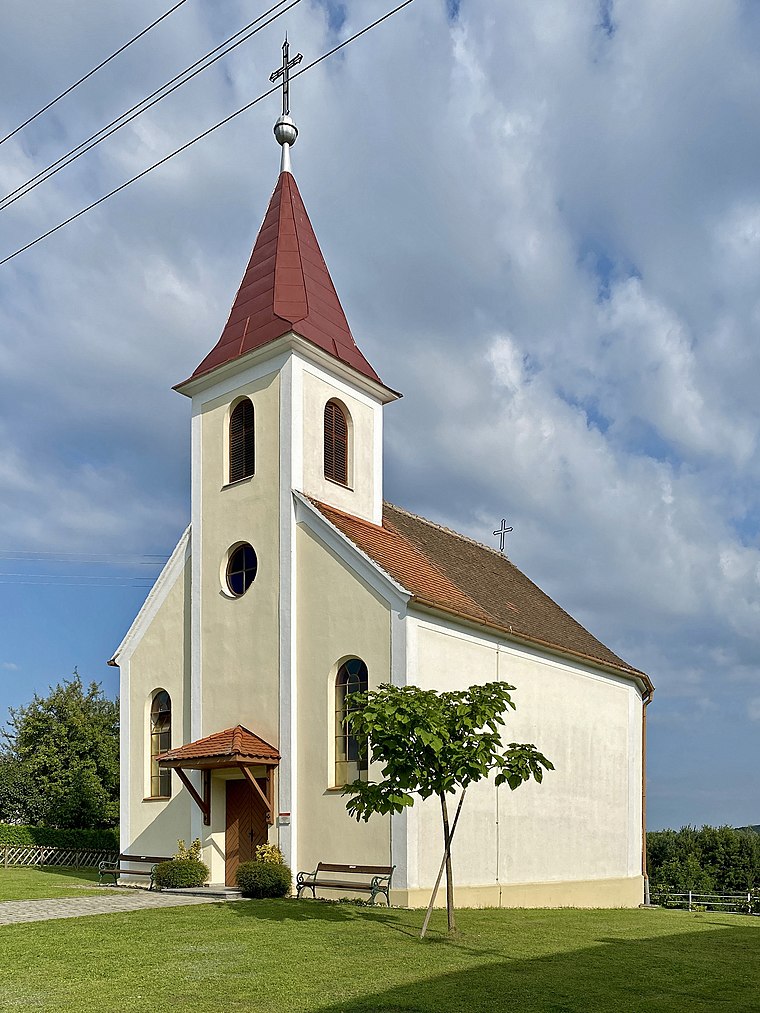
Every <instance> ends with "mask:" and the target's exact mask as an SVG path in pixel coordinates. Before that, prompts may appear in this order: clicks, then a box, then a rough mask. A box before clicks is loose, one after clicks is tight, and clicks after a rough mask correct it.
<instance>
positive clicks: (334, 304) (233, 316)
mask: <svg viewBox="0 0 760 1013" xmlns="http://www.w3.org/2000/svg"><path fill="white" fill-rule="evenodd" d="M288 331H295V333H296V334H299V335H300V336H301V337H302V338H306V340H307V341H311V342H312V343H313V344H315V345H317V346H318V347H319V348H321V349H323V350H324V351H325V352H328V353H329V354H330V355H332V356H334V357H335V358H336V359H340V360H341V362H344V363H346V364H347V365H349V366H353V368H354V369H356V370H358V371H359V372H360V373H363V374H364V375H365V376H367V377H369V378H370V379H371V380H375V381H376V382H377V383H381V382H382V381H381V380H380V377H379V376H378V375H377V373H376V372H375V371H374V369H373V368H372V366H370V364H369V363H368V362H367V360H366V359H365V358H364V356H363V355H362V353H361V352H360V351H359V349H358V348H357V346H356V343H355V342H354V339H353V337H352V335H351V331H350V329H349V326H348V322H347V320H346V317H345V314H344V312H343V307H342V306H341V305H340V300H339V299H338V295H337V293H336V291H335V287H334V286H333V283H332V279H331V278H330V273H329V271H328V270H327V265H326V264H325V261H324V258H323V256H322V253H321V251H320V249H319V244H318V243H317V237H316V236H315V235H314V229H313V228H312V225H311V222H310V221H309V216H308V215H307V213H306V208H305V207H304V204H303V201H302V199H301V194H300V193H299V192H298V187H297V186H296V181H295V179H294V178H293V176H292V175H291V174H290V173H289V172H282V173H280V178H279V179H278V181H277V186H276V187H275V189H274V193H273V194H272V199H271V200H270V202H269V208H268V209H267V213H266V215H265V217H264V222H263V224H262V226H261V230H260V231H259V234H258V237H257V239H256V245H255V246H254V248H253V253H252V254H251V259H250V261H249V262H248V268H247V270H246V272H245V275H244V276H243V280H242V282H241V284H240V288H239V289H238V293H237V295H236V296H235V302H234V303H233V305H232V311H231V312H230V317H229V320H228V321H227V325H226V327H225V328H224V330H223V331H222V336H221V338H220V339H219V341H218V343H217V344H216V346H215V347H214V348H213V349H212V350H211V351H210V352H209V354H208V355H207V356H206V358H205V359H204V360H203V362H202V363H201V364H200V365H199V366H198V368H197V369H196V370H195V372H194V373H193V375H192V377H191V379H195V378H196V377H198V376H200V375H201V374H203V373H208V372H209V371H210V370H212V369H215V368H216V367H217V366H221V365H223V364H224V363H226V362H231V361H232V360H233V359H237V358H239V357H240V356H241V355H245V354H246V352H250V351H252V350H253V349H254V348H260V347H261V346H262V345H266V344H268V343H269V342H270V341H274V340H275V339H276V338H279V337H281V336H282V335H283V334H287V333H288Z"/></svg>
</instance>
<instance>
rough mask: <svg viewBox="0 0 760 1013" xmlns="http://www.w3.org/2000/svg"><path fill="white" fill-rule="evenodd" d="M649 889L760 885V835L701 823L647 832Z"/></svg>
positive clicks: (735, 889) (739, 889) (732, 889)
mask: <svg viewBox="0 0 760 1013" xmlns="http://www.w3.org/2000/svg"><path fill="white" fill-rule="evenodd" d="M647 866H648V871H649V885H650V889H651V890H652V891H653V892H654V891H659V890H666V891H671V892H673V893H687V892H688V891H689V890H691V891H692V892H694V893H745V892H747V891H752V890H758V889H760V834H758V833H756V832H755V831H754V830H752V829H749V828H746V829H739V830H736V829H734V828H732V827H728V826H723V827H708V826H703V827H701V828H700V829H699V830H698V829H697V828H696V827H691V826H687V827H681V829H680V830H656V831H650V832H649V833H648V834H647Z"/></svg>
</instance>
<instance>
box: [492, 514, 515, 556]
mask: <svg viewBox="0 0 760 1013" xmlns="http://www.w3.org/2000/svg"><path fill="white" fill-rule="evenodd" d="M513 530H514V528H512V527H507V522H506V520H505V518H504V517H502V519H501V527H500V528H497V529H496V530H495V531H494V534H495V535H498V536H499V552H503V551H504V539H505V538H506V537H507V535H508V534H509V532H510V531H513Z"/></svg>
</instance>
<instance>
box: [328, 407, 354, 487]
mask: <svg viewBox="0 0 760 1013" xmlns="http://www.w3.org/2000/svg"><path fill="white" fill-rule="evenodd" d="M325 478H329V479H332V481H333V482H340V484H341V485H348V420H347V418H346V411H345V409H344V408H342V407H341V405H339V404H338V402H337V401H328V402H327V404H326V405H325Z"/></svg>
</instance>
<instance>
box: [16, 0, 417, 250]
mask: <svg viewBox="0 0 760 1013" xmlns="http://www.w3.org/2000/svg"><path fill="white" fill-rule="evenodd" d="M411 3H414V0H404V3H402V4H399V5H398V7H394V8H393V10H390V11H388V12H387V13H386V14H384V15H383V16H382V17H380V18H378V19H377V20H376V21H373V22H372V23H371V24H369V25H366V26H365V27H364V28H362V29H361V30H360V31H358V32H356V33H355V34H354V35H351V36H350V37H349V38H347V39H344V40H343V42H340V43H338V45H337V46H334V47H333V48H332V49H329V50H328V51H327V52H326V53H323V54H322V55H321V56H319V57H317V59H316V60H313V61H312V62H311V63H309V64H307V65H306V66H305V67H303V68H302V69H301V70H299V71H296V73H295V74H291V76H290V79H291V81H293V80H295V78H297V77H300V76H301V74H305V73H306V71H307V70H311V69H312V68H313V67H316V66H317V64H318V63H322V61H323V60H326V59H328V57H330V56H333V55H334V54H335V53H337V52H338V50H340V49H343V48H344V47H345V46H348V45H349V44H350V43H352V42H355V41H356V40H357V39H358V38H360V37H361V36H362V35H365V34H366V33H367V32H369V31H371V30H372V29H373V28H376V27H377V26H378V25H380V24H382V23H383V21H387V20H388V18H390V17H393V15H394V14H397V13H398V12H399V11H400V10H403V9H404V7H408V6H409V4H411ZM279 88H280V86H279V85H275V86H274V87H273V88H270V89H269V90H268V91H265V92H262V93H261V95H259V96H257V97H256V98H255V99H253V100H252V101H251V102H248V103H247V104H246V105H244V106H241V107H240V109H237V110H236V111H235V112H234V113H230V115H229V116H227V117H225V118H224V119H223V120H219V122H218V123H215V124H214V125H213V126H212V127H209V128H208V130H204V131H203V133H201V134H198V135H197V136H196V137H193V139H192V140H190V141H187V142H186V143H185V144H183V145H182V146H181V147H179V148H176V149H175V150H174V151H172V152H170V153H169V154H168V155H164V157H163V158H161V159H159V160H158V161H157V162H154V163H153V165H149V166H148V168H147V169H143V170H142V172H138V173H137V175H136V176H132V178H131V179H128V180H127V181H126V182H124V183H122V184H121V185H120V186H117V187H115V188H114V189H113V190H110V191H109V192H108V193H107V194H104V195H103V196H102V197H99V198H98V200H96V201H93V202H92V204H88V205H87V207H84V208H82V209H81V211H77V213H76V214H73V215H71V216H70V217H69V218H66V219H65V221H62V222H59V224H58V225H56V226H54V227H53V228H52V229H48V231H47V232H43V233H42V235H40V236H37V238H36V239H33V240H32V241H31V242H30V243H27V244H26V245H25V246H22V247H20V248H19V249H18V250H16V251H15V252H14V253H11V254H9V255H8V256H7V257H5V258H3V260H0V267H2V265H3V264H7V263H8V261H9V260H13V259H14V257H18V256H19V254H21V253H25V252H26V251H27V250H29V249H31V248H32V247H33V246H36V245H37V243H41V242H42V240H43V239H47V238H48V237H49V236H52V235H53V233H55V232H58V231H59V230H60V229H62V228H65V226H66V225H70V224H71V223H72V222H74V221H76V220H77V218H81V217H82V215H84V214H87V212H88V211H92V210H93V208H96V207H98V206H99V205H100V204H103V203H104V202H105V201H107V200H108V199H109V198H110V197H115V196H116V194H117V193H120V192H121V191H122V190H126V188H127V187H128V186H131V184H132V183H136V182H137V181H138V180H139V179H142V178H143V176H147V175H148V173H149V172H152V171H153V170H154V169H158V168H159V166H161V165H163V164H164V163H165V162H168V161H169V159H171V158H174V156H175V155H179V154H181V153H182V152H183V151H186V150H187V149H188V148H189V147H191V146H192V145H193V144H195V143H196V142H197V141H202V140H203V138H204V137H208V135H209V134H213V132H214V131H215V130H218V129H219V128H220V127H223V126H225V125H226V124H227V123H229V122H230V121H231V120H234V119H235V117H237V116H240V115H241V113H245V112H247V111H248V110H249V109H251V108H253V106H255V105H258V103H259V102H261V101H262V100H263V99H265V98H268V97H269V96H270V95H272V94H273V93H274V92H276V91H279Z"/></svg>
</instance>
